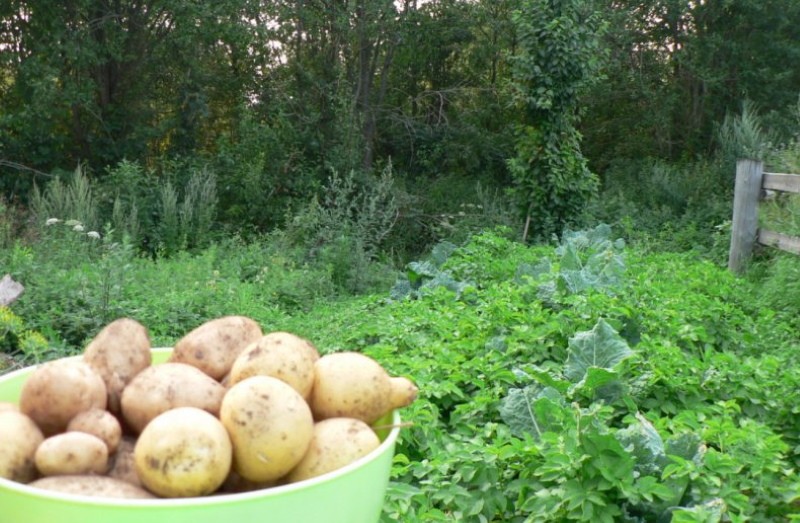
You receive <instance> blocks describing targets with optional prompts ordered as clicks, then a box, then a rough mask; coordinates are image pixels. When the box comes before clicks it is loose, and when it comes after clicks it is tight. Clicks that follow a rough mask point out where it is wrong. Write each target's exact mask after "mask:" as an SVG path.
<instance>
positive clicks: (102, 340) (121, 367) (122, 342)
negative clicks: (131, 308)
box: [83, 318, 153, 414]
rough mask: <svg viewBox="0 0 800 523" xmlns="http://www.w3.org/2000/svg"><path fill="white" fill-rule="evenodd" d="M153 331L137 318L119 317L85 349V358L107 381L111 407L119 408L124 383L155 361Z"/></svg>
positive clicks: (116, 410)
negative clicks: (151, 335) (151, 343)
mask: <svg viewBox="0 0 800 523" xmlns="http://www.w3.org/2000/svg"><path fill="white" fill-rule="evenodd" d="M152 359H153V358H152V353H151V351H150V335H149V334H148V332H147V329H146V328H145V327H144V326H143V325H142V324H141V323H139V322H137V321H136V320H133V319H130V318H120V319H118V320H114V321H112V322H111V323H109V324H108V325H106V326H105V327H104V328H103V329H102V330H101V331H100V332H99V333H98V334H97V335H96V336H95V337H94V338H93V339H92V341H91V342H89V345H87V346H86V349H84V351H83V361H85V362H86V363H87V364H88V365H89V366H90V367H91V368H92V369H93V370H94V371H95V372H96V373H97V374H98V375H99V376H100V377H101V378H102V379H103V381H104V382H105V384H106V390H107V392H108V402H107V403H108V410H109V411H111V412H112V413H114V414H119V412H120V397H121V396H122V391H123V389H125V386H126V385H127V384H128V383H130V381H131V380H132V379H133V378H134V376H136V375H137V374H139V373H140V372H141V371H143V370H144V369H146V368H147V367H149V366H150V365H151V364H152Z"/></svg>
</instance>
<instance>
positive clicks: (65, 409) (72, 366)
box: [19, 358, 107, 436]
mask: <svg viewBox="0 0 800 523" xmlns="http://www.w3.org/2000/svg"><path fill="white" fill-rule="evenodd" d="M106 401H107V394H106V384H105V382H103V379H102V378H101V377H100V376H98V375H97V373H95V372H94V371H93V370H92V368H91V367H89V365H87V364H86V363H85V362H84V361H83V360H81V359H74V358H68V359H60V360H53V361H50V362H48V363H45V364H44V365H42V366H41V367H38V368H37V369H36V370H34V371H33V372H32V373H31V375H30V376H28V379H27V380H26V381H25V384H24V385H23V386H22V391H21V392H20V403H19V408H20V411H21V412H22V413H23V414H27V415H28V416H30V418H31V419H32V420H33V421H34V422H35V423H36V424H37V425H38V426H39V428H40V429H41V430H42V432H43V433H44V435H45V436H52V435H53V434H57V433H59V432H63V431H64V430H65V429H66V428H67V424H68V423H69V422H70V420H71V419H72V418H74V417H75V416H76V415H78V414H79V413H81V412H84V411H87V410H90V409H105V408H106Z"/></svg>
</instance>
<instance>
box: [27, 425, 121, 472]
mask: <svg viewBox="0 0 800 523" xmlns="http://www.w3.org/2000/svg"><path fill="white" fill-rule="evenodd" d="M34 457H35V460H36V468H37V469H38V470H39V472H40V473H41V474H42V476H64V475H83V474H105V473H106V471H107V470H108V447H106V444H105V442H104V441H103V440H101V439H100V438H98V437H97V436H92V435H91V434H86V433H85V432H64V433H63V434H57V435H55V436H50V437H49V438H47V439H46V440H44V441H43V442H42V444H41V445H39V448H37V449H36V454H35V456H34Z"/></svg>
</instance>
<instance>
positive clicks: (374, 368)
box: [309, 352, 392, 424]
mask: <svg viewBox="0 0 800 523" xmlns="http://www.w3.org/2000/svg"><path fill="white" fill-rule="evenodd" d="M314 376H315V377H314V387H313V389H312V391H311V399H310V401H309V403H310V404H311V410H312V411H313V412H314V418H315V419H316V420H323V419H328V418H338V417H344V418H356V419H360V420H361V421H363V422H365V423H367V424H371V423H373V422H375V421H376V420H377V419H379V418H380V417H381V416H383V415H384V414H386V413H387V412H389V411H390V410H391V408H392V407H391V395H392V388H391V382H390V378H389V375H388V374H387V373H386V371H385V370H384V369H383V367H381V365H380V364H379V363H378V362H376V361H375V360H373V359H372V358H370V357H368V356H365V355H364V354H361V353H358V352H336V353H332V354H326V355H325V356H323V357H322V358H320V359H319V360H318V361H317V363H316V364H315V366H314Z"/></svg>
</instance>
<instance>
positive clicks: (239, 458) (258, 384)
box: [220, 376, 314, 483]
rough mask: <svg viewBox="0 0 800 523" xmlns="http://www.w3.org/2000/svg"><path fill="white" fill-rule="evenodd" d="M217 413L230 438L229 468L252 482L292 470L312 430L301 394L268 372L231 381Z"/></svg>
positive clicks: (299, 458)
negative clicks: (231, 383)
mask: <svg viewBox="0 0 800 523" xmlns="http://www.w3.org/2000/svg"><path fill="white" fill-rule="evenodd" d="M220 419H221V420H222V423H223V425H225V428H226V429H228V433H229V434H230V436H231V440H232V441H233V452H234V470H235V471H236V472H237V473H238V474H239V475H240V476H241V477H242V478H244V479H246V480H248V481H253V482H257V483H260V482H267V481H273V480H276V479H278V478H280V477H281V476H284V475H285V474H286V473H288V472H289V471H290V470H292V469H293V468H294V467H295V466H296V465H297V464H298V463H299V462H300V460H301V459H302V458H303V455H304V454H305V453H306V450H308V446H309V444H310V443H311V437H312V435H313V432H314V419H313V417H312V415H311V410H310V409H309V408H308V405H307V404H306V402H305V401H304V400H303V397H302V396H301V395H300V394H299V393H298V392H297V391H296V390H294V389H293V388H292V387H291V386H290V385H288V384H286V383H284V382H282V381H281V380H279V379H277V378H272V377H269V376H254V377H252V378H247V379H246V380H244V381H240V382H239V383H237V384H236V385H234V386H232V387H231V388H230V389H229V390H228V393H227V394H226V395H225V398H224V399H223V400H222V407H221V409H220Z"/></svg>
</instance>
